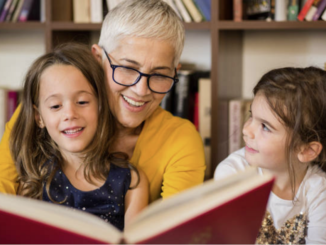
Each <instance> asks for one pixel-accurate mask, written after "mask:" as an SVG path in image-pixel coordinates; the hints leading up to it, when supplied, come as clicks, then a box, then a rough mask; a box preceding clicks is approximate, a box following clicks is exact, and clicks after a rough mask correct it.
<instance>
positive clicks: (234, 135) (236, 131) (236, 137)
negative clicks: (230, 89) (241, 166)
mask: <svg viewBox="0 0 326 245" xmlns="http://www.w3.org/2000/svg"><path fill="white" fill-rule="evenodd" d="M229 136H230V139H229V154H231V153H232V152H234V151H236V150H238V149H240V145H241V100H231V101H230V102H229Z"/></svg>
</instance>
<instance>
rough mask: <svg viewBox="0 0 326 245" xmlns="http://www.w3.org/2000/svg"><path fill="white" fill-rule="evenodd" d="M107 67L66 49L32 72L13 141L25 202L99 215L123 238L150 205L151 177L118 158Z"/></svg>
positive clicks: (81, 50) (82, 50)
mask: <svg viewBox="0 0 326 245" xmlns="http://www.w3.org/2000/svg"><path fill="white" fill-rule="evenodd" d="M105 86H106V85H105V76H104V71H103V69H102V67H101V66H100V65H99V64H98V62H96V61H95V59H94V58H93V56H92V54H91V52H90V51H89V48H88V47H87V46H84V45H81V44H72V43H69V44H66V45H62V46H60V47H58V48H56V49H55V50H54V51H53V52H52V53H49V54H46V55H43V56H42V57H40V58H39V59H37V60H36V61H35V62H34V64H33V65H32V66H31V68H30V69H29V71H28V73H27V76H26V79H25V84H24V90H23V99H22V103H21V109H20V110H19V111H20V112H19V115H18V119H17V121H16V123H15V125H14V128H13V129H12V134H11V137H10V142H11V152H12V156H13V157H14V160H15V163H16V166H17V169H18V173H19V179H18V182H19V191H18V194H20V195H24V196H27V197H32V198H36V199H42V200H44V201H49V202H53V203H58V204H62V205H66V206H70V207H74V208H77V209H80V210H84V211H86V212H89V213H92V214H95V215H97V216H98V217H100V218H102V219H104V220H106V221H108V222H110V223H112V224H113V225H115V226H116V227H117V228H119V229H120V230H122V229H123V228H124V225H125V222H126V224H128V222H129V221H130V220H131V219H132V218H133V217H134V216H135V215H136V214H137V213H138V212H139V211H140V210H142V209H143V208H144V207H145V206H146V205H147V202H148V186H147V185H148V183H147V179H146V177H145V175H144V174H142V173H141V172H140V173H139V174H138V171H137V170H135V169H134V168H132V166H130V165H129V164H128V162H127V160H126V159H127V157H124V154H123V153H115V154H114V153H111V152H110V145H111V142H112V141H113V138H114V125H115V123H114V121H113V120H114V119H113V117H112V114H111V113H110V109H109V105H108V98H107V94H106V87H105Z"/></svg>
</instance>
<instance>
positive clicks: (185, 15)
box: [64, 0, 211, 23]
mask: <svg viewBox="0 0 326 245" xmlns="http://www.w3.org/2000/svg"><path fill="white" fill-rule="evenodd" d="M122 1H126V0H106V1H102V0H73V21H74V22H76V23H100V22H102V21H103V16H105V14H106V13H107V12H108V11H110V10H112V9H113V8H115V6H117V5H118V4H119V3H120V2H122ZM164 1H165V2H166V3H167V4H169V5H170V6H171V7H172V8H173V9H174V11H175V12H176V13H177V15H178V16H179V17H180V19H182V20H183V21H184V22H202V21H210V19H211V0H164ZM64 4H65V5H69V0H67V1H65V3H64ZM70 5H71V4H70Z"/></svg>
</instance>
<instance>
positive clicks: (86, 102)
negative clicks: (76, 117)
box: [78, 101, 89, 105]
mask: <svg viewBox="0 0 326 245" xmlns="http://www.w3.org/2000/svg"><path fill="white" fill-rule="evenodd" d="M88 103H89V102H88V101H78V104H80V105H86V104H88Z"/></svg>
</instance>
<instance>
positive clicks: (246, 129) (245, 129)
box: [242, 118, 255, 139]
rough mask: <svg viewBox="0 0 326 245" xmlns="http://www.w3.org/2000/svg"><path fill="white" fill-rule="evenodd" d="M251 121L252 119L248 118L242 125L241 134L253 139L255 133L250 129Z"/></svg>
mask: <svg viewBox="0 0 326 245" xmlns="http://www.w3.org/2000/svg"><path fill="white" fill-rule="evenodd" d="M251 121H252V119H251V118H249V120H248V121H247V122H246V123H245V124H244V125H243V129H242V133H243V136H246V137H248V138H250V139H253V138H255V134H254V132H253V129H252V124H251Z"/></svg>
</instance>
